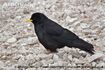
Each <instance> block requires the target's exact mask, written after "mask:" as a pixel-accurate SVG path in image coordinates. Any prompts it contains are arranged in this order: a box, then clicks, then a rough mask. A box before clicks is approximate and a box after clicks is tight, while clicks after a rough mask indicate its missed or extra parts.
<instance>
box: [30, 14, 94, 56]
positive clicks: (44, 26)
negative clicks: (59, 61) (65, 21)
mask: <svg viewBox="0 0 105 70" xmlns="http://www.w3.org/2000/svg"><path fill="white" fill-rule="evenodd" d="M30 19H31V20H32V23H33V24H34V27H35V32H36V35H37V36H38V39H39V41H40V43H41V44H42V45H43V46H44V47H45V48H46V49H47V50H50V51H52V52H55V51H56V49H57V48H63V47H64V46H68V47H74V48H79V49H81V50H84V51H86V52H89V53H91V54H93V53H94V52H93V51H94V48H93V45H92V44H90V43H88V42H86V41H84V40H82V39H80V38H79V37H78V36H77V35H76V34H74V33H73V32H71V31H69V30H67V29H65V28H63V27H62V26H60V25H59V24H57V23H56V22H54V21H52V20H51V19H49V18H48V17H47V16H45V15H44V14H42V13H34V14H32V16H31V18H30Z"/></svg>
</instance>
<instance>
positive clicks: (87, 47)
mask: <svg viewBox="0 0 105 70" xmlns="http://www.w3.org/2000/svg"><path fill="white" fill-rule="evenodd" d="M70 46H72V47H75V48H79V49H81V50H84V51H86V52H88V53H90V54H94V47H93V45H92V44H90V43H88V42H86V41H84V40H82V39H80V38H79V39H77V40H74V41H73V42H72V44H70Z"/></svg>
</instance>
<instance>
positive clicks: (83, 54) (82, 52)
mask: <svg viewBox="0 0 105 70" xmlns="http://www.w3.org/2000/svg"><path fill="white" fill-rule="evenodd" d="M79 53H80V54H81V56H83V57H86V55H87V53H86V52H85V51H79Z"/></svg>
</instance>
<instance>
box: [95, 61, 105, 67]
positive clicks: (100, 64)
mask: <svg viewBox="0 0 105 70" xmlns="http://www.w3.org/2000/svg"><path fill="white" fill-rule="evenodd" d="M96 66H99V67H101V66H105V62H100V63H99V64H97V65H96Z"/></svg>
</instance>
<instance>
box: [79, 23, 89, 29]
mask: <svg viewBox="0 0 105 70" xmlns="http://www.w3.org/2000/svg"><path fill="white" fill-rule="evenodd" d="M80 26H81V28H88V27H89V25H87V24H86V23H81V24H80Z"/></svg>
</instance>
